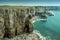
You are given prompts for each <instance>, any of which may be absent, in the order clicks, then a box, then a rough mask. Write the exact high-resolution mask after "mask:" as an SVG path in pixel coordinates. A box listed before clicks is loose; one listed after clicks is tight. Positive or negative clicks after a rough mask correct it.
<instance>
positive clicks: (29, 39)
mask: <svg viewBox="0 0 60 40" xmlns="http://www.w3.org/2000/svg"><path fill="white" fill-rule="evenodd" d="M27 9H28V10H27ZM0 10H2V11H3V12H2V11H1V12H0V15H2V16H0V28H1V29H0V39H1V40H39V37H38V36H37V35H36V34H34V33H33V30H34V28H33V25H32V23H31V21H30V20H31V18H30V16H31V17H32V16H33V15H34V8H33V7H32V9H31V8H24V9H23V8H20V9H17V8H16V9H13V8H1V9H0ZM31 10H32V11H31ZM2 13H3V14H2Z"/></svg>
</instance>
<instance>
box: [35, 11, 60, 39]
mask: <svg viewBox="0 0 60 40" xmlns="http://www.w3.org/2000/svg"><path fill="white" fill-rule="evenodd" d="M53 13H54V14H55V16H48V20H47V22H42V21H37V22H35V23H34V28H35V30H38V31H39V32H40V33H41V35H42V36H44V37H46V40H60V11H53Z"/></svg>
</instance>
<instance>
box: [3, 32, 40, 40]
mask: <svg viewBox="0 0 60 40" xmlns="http://www.w3.org/2000/svg"><path fill="white" fill-rule="evenodd" d="M3 40H40V37H39V36H38V35H36V34H34V33H31V34H28V33H24V34H21V35H18V36H16V37H13V38H11V39H8V38H5V39H3Z"/></svg>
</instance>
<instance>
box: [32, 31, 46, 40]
mask: <svg viewBox="0 0 60 40" xmlns="http://www.w3.org/2000/svg"><path fill="white" fill-rule="evenodd" d="M33 32H34V33H35V34H37V35H38V36H39V37H40V39H41V40H46V37H44V36H42V35H41V34H40V32H39V31H38V30H34V31H33Z"/></svg>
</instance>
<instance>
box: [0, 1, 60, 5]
mask: <svg viewBox="0 0 60 40" xmlns="http://www.w3.org/2000/svg"><path fill="white" fill-rule="evenodd" d="M0 5H12V6H19V5H22V6H60V0H0Z"/></svg>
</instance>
